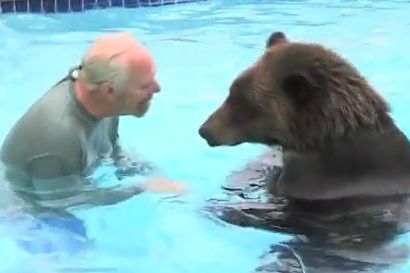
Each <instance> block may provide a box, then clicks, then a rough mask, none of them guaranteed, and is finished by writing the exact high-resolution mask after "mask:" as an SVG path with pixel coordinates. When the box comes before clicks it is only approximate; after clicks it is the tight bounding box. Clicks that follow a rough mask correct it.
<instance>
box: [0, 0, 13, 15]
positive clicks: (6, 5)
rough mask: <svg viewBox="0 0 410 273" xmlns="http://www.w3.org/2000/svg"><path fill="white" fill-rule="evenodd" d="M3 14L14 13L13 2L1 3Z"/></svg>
mask: <svg viewBox="0 0 410 273" xmlns="http://www.w3.org/2000/svg"><path fill="white" fill-rule="evenodd" d="M0 4H1V11H2V13H9V12H14V4H13V2H11V1H7V2H0Z"/></svg>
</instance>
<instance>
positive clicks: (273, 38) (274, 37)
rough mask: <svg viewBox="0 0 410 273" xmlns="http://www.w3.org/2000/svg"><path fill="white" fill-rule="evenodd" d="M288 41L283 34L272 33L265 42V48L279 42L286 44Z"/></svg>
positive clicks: (278, 32)
mask: <svg viewBox="0 0 410 273" xmlns="http://www.w3.org/2000/svg"><path fill="white" fill-rule="evenodd" d="M287 41H288V39H287V38H286V35H285V33H283V32H280V31H277V32H273V33H272V34H271V35H270V36H269V38H268V40H267V41H266V48H269V47H271V46H274V45H277V44H278V43H280V42H287Z"/></svg>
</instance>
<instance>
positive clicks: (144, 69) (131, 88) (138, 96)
mask: <svg viewBox="0 0 410 273" xmlns="http://www.w3.org/2000/svg"><path fill="white" fill-rule="evenodd" d="M155 72H156V71H155V66H154V64H153V63H142V64H140V65H136V66H130V68H129V78H128V81H127V85H126V87H125V90H123V92H121V93H122V94H121V95H120V96H119V100H120V108H121V109H119V110H120V112H121V113H122V114H125V115H133V116H136V117H142V116H144V114H145V113H146V112H147V111H148V109H149V105H150V102H151V99H152V97H153V96H154V94H155V93H157V92H159V91H160V86H159V84H158V82H157V81H156V79H155Z"/></svg>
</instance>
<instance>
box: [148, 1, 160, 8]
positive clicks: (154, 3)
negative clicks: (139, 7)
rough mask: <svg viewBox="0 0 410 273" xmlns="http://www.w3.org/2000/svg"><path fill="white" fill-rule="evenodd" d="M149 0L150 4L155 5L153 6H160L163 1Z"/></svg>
mask: <svg viewBox="0 0 410 273" xmlns="http://www.w3.org/2000/svg"><path fill="white" fill-rule="evenodd" d="M150 2H151V4H150V6H151V7H155V6H161V4H162V2H163V1H162V0H151V1H150Z"/></svg>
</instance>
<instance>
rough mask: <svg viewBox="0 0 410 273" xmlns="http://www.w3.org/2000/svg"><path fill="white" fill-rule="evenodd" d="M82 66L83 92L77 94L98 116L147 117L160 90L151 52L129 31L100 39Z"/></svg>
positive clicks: (84, 59) (88, 52) (80, 74)
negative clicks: (155, 94)
mask: <svg viewBox="0 0 410 273" xmlns="http://www.w3.org/2000/svg"><path fill="white" fill-rule="evenodd" d="M81 67H82V68H81V70H80V71H79V77H78V79H79V83H80V84H81V86H82V87H83V88H82V89H83V91H82V92H77V93H79V99H80V101H82V102H83V103H84V104H85V107H86V108H88V109H89V110H90V112H91V113H92V114H95V115H97V116H102V117H103V116H109V115H134V116H138V117H140V116H143V115H144V114H145V113H146V111H147V110H148V108H149V103H150V100H151V98H152V97H153V95H154V93H156V92H159V89H160V87H159V84H158V83H157V81H156V79H155V73H156V71H155V63H154V60H153V58H152V56H151V54H150V53H149V51H148V50H147V49H146V48H145V47H144V46H143V45H142V44H141V43H139V42H138V41H137V40H136V39H135V38H134V37H133V36H131V35H129V34H127V33H118V34H110V35H105V36H102V37H100V38H98V39H97V40H96V41H95V42H94V43H93V45H92V46H91V47H90V48H89V49H88V51H87V52H86V53H85V55H84V57H83V60H82V66H81ZM77 89H81V88H77ZM77 91H78V90H77Z"/></svg>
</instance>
